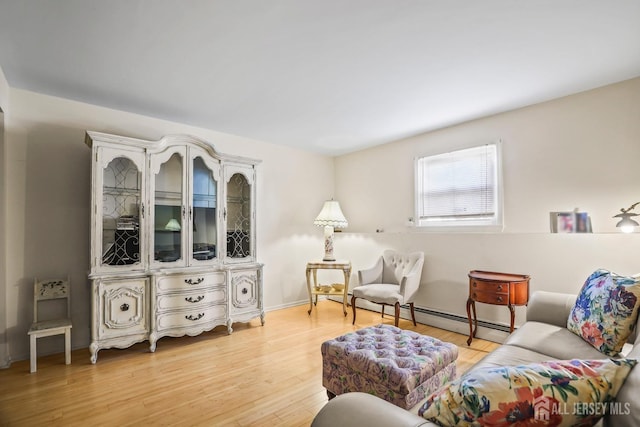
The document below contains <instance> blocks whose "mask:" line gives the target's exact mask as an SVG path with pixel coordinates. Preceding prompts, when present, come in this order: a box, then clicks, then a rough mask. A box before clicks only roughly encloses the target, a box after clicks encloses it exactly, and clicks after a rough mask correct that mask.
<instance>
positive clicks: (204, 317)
mask: <svg viewBox="0 0 640 427" xmlns="http://www.w3.org/2000/svg"><path fill="white" fill-rule="evenodd" d="M226 317H227V306H226V305H225V304H216V305H210V306H207V307H199V308H194V309H190V310H181V311H175V312H169V313H163V314H159V315H158V321H157V326H158V331H163V330H166V329H175V328H189V327H191V326H199V325H204V324H206V323H209V322H213V321H216V320H217V321H220V320H222V321H223V322H224V320H225V318H226Z"/></svg>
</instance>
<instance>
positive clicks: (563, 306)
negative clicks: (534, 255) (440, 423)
mask: <svg viewBox="0 0 640 427" xmlns="http://www.w3.org/2000/svg"><path fill="white" fill-rule="evenodd" d="M575 300H576V295H570V294H560V293H552V292H536V293H534V294H533V295H532V296H531V300H530V301H529V305H528V308H527V321H526V322H525V323H524V324H523V325H522V326H521V327H519V328H518V329H517V330H516V331H515V332H514V333H513V334H511V335H510V336H509V337H508V338H507V340H506V341H505V343H504V344H503V345H502V346H500V347H499V348H497V349H496V350H495V351H493V352H491V353H490V354H488V355H487V356H485V357H484V358H483V359H482V360H481V361H480V362H478V363H477V364H476V365H474V366H473V367H472V368H471V369H477V368H479V367H500V366H512V365H522V364H527V363H537V362H544V361H548V360H566V359H606V358H608V357H607V356H606V355H604V354H602V353H600V352H599V351H598V350H596V349H595V348H594V347H592V346H591V345H590V344H588V343H587V342H585V341H584V340H583V339H582V338H580V337H579V336H577V335H575V334H574V333H572V332H571V331H569V330H568V329H567V328H566V325H567V319H568V317H569V313H570V311H571V309H572V307H573V305H574V302H575ZM639 323H640V322H639ZM637 329H638V324H636V329H635V330H636V331H637ZM636 335H637V337H636ZM622 354H623V355H625V356H626V357H630V358H635V359H640V334H635V333H634V334H633V336H632V337H631V338H630V339H629V341H628V344H626V345H625V348H624V349H623V351H622ZM639 394H640V368H639V367H636V368H634V369H633V370H632V371H631V373H630V374H629V376H628V377H627V379H626V381H625V383H624V385H623V386H622V388H621V389H620V391H619V393H618V396H617V400H618V402H621V403H623V404H625V405H628V406H629V407H630V414H628V415H620V414H617V415H615V416H607V415H605V417H604V418H603V419H602V421H601V423H599V425H600V424H603V425H604V427H638V426H640V400H639V399H638V397H637V396H638V395H639ZM419 407H420V404H418V405H416V407H414V408H412V409H411V410H404V409H402V408H400V407H398V406H395V405H392V404H391V403H388V402H386V401H385V400H382V399H380V398H377V397H375V396H373V395H370V394H366V393H346V394H342V395H340V396H337V397H336V398H334V399H332V400H330V401H329V402H328V403H327V404H326V405H325V406H324V407H323V408H322V409H321V410H320V412H319V413H318V414H317V415H316V417H315V419H314V420H313V423H312V426H313V427H334V426H341V427H346V426H354V427H356V426H367V427H378V426H380V427H388V426H435V425H436V424H433V423H431V422H429V421H427V420H425V419H423V418H421V417H419V416H418V415H417V410H418V408H419Z"/></svg>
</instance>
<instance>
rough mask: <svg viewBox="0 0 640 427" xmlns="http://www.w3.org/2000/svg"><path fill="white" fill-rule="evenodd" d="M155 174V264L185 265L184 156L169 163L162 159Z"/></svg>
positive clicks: (176, 153)
mask: <svg viewBox="0 0 640 427" xmlns="http://www.w3.org/2000/svg"><path fill="white" fill-rule="evenodd" d="M168 154H170V153H168ZM166 155H167V154H165V157H166ZM158 160H160V158H158ZM154 172H156V173H155V176H153V177H152V178H153V179H154V193H153V197H154V199H153V201H154V207H153V231H152V233H153V234H152V235H153V260H154V262H160V263H168V262H180V261H184V251H183V241H184V232H185V224H184V218H185V216H186V215H185V207H184V201H183V199H184V196H183V195H184V185H185V183H184V176H185V174H184V161H183V154H182V153H180V152H175V153H173V154H172V155H171V156H170V157H168V158H167V159H166V160H165V159H162V160H161V164H160V165H159V167H158V166H157V165H155V170H154ZM187 229H188V227H187Z"/></svg>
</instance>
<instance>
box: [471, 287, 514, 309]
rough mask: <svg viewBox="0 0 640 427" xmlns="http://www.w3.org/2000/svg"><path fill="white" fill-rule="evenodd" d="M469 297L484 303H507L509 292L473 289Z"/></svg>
mask: <svg viewBox="0 0 640 427" xmlns="http://www.w3.org/2000/svg"><path fill="white" fill-rule="evenodd" d="M470 296H471V298H472V299H473V300H474V301H477V302H483V303H486V304H498V305H507V304H509V294H508V293H506V292H505V293H502V292H493V291H480V290H474V291H472V292H471V294H470Z"/></svg>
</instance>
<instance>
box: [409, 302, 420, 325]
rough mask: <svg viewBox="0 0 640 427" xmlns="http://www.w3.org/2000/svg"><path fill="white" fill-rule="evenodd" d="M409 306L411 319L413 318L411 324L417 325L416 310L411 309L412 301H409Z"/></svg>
mask: <svg viewBox="0 0 640 427" xmlns="http://www.w3.org/2000/svg"><path fill="white" fill-rule="evenodd" d="M409 307H411V320H413V326H418V324H417V323H416V312H415V311H414V310H413V303H412V302H410V303H409Z"/></svg>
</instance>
